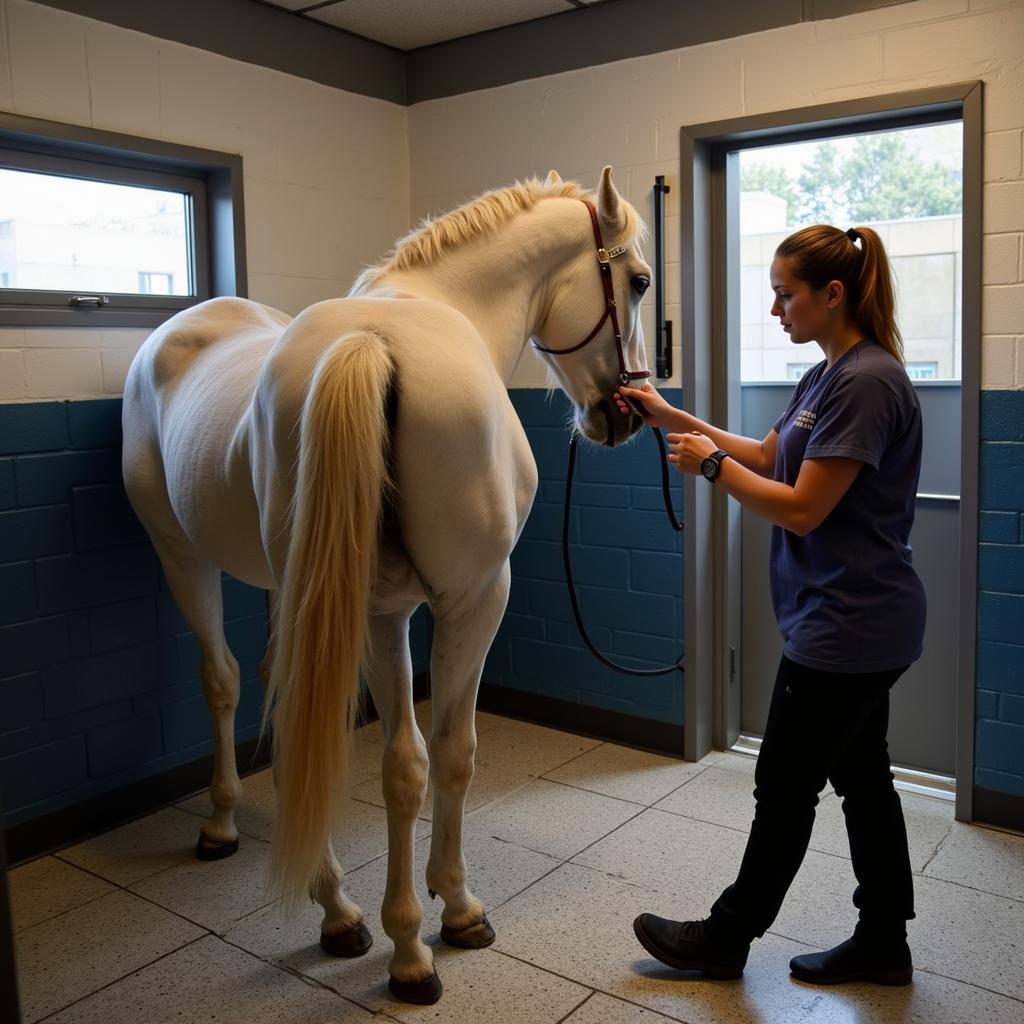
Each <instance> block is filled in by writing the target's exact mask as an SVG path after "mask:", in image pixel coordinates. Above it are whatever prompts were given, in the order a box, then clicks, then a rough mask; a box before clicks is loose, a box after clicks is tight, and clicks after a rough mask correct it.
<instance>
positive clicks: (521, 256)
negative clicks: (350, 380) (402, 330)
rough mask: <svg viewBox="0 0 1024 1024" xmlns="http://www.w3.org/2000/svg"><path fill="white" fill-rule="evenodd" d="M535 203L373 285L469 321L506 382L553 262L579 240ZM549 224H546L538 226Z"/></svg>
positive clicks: (540, 306)
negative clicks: (429, 259)
mask: <svg viewBox="0 0 1024 1024" xmlns="http://www.w3.org/2000/svg"><path fill="white" fill-rule="evenodd" d="M549 205H554V204H548V203H540V204H538V206H537V207H535V208H534V209H532V210H530V211H527V212H525V213H523V214H520V215H519V216H518V217H516V218H515V219H514V220H512V221H511V222H509V223H508V224H506V225H504V226H503V227H502V228H501V229H499V231H498V232H496V233H495V234H494V235H492V236H487V237H484V238H480V239H475V240H473V241H472V242H468V243H464V244H463V245H461V246H458V247H456V248H454V249H451V250H449V251H447V252H446V253H445V254H444V255H443V256H441V257H440V258H439V259H437V260H436V261H434V262H433V263H431V264H430V265H429V266H426V267H416V268H413V269H409V270H402V271H393V272H392V273H389V274H386V275H384V276H383V277H382V278H380V279H379V281H378V282H377V286H376V288H375V289H374V290H377V289H388V288H394V289H395V290H396V291H398V292H400V293H403V294H411V295H416V296H419V297H422V298H430V299H435V300H437V301H439V302H443V303H445V304H446V305H449V306H452V307H453V308H455V309H457V310H458V311H459V312H460V313H462V314H463V315H464V316H465V317H466V318H467V319H469V320H470V321H471V322H472V323H473V324H474V325H475V326H476V328H477V331H478V333H479V334H480V337H481V338H482V339H483V341H484V344H485V345H486V346H487V349H488V351H489V352H490V355H491V359H492V361H493V362H494V367H495V370H496V371H497V373H498V376H499V377H500V378H501V379H502V380H503V381H504V382H505V383H506V384H507V383H508V381H509V380H510V378H511V376H512V372H513V371H514V370H515V367H516V364H517V363H518V362H519V358H520V356H521V355H522V353H523V347H524V345H525V344H526V342H527V340H528V339H529V337H530V336H531V335H532V334H533V333H535V331H536V330H537V328H538V327H539V325H540V322H541V319H542V317H543V313H544V307H545V302H546V301H547V294H548V285H549V283H550V280H551V277H552V275H553V273H554V272H555V270H556V269H557V267H558V266H559V264H560V263H563V262H564V261H565V259H566V258H567V256H568V255H569V254H570V253H571V252H572V251H574V250H575V248H576V247H577V246H578V245H579V242H578V240H575V241H574V240H573V233H572V229H571V228H570V229H569V230H566V226H565V224H564V223H562V224H557V223H555V222H554V220H553V215H555V214H560V215H561V218H562V220H563V222H564V219H565V218H564V213H565V207H564V206H562V204H558V205H559V206H561V210H560V211H552V210H550V209H542V208H543V207H545V206H549ZM544 221H548V222H549V223H544Z"/></svg>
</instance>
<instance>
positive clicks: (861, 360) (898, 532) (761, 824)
mask: <svg viewBox="0 0 1024 1024" xmlns="http://www.w3.org/2000/svg"><path fill="white" fill-rule="evenodd" d="M771 285H772V289H773V291H774V293H775V301H774V303H773V305H772V315H774V316H777V317H778V318H779V321H780V323H781V325H782V328H783V330H784V331H785V332H786V333H787V334H788V335H789V336H790V339H791V341H792V342H793V343H794V344H795V345H806V344H808V343H810V342H812V341H816V342H817V343H818V345H819V346H820V347H821V349H822V351H823V352H824V354H825V360H824V361H823V362H821V363H818V364H817V365H816V366H814V367H813V368H812V369H810V370H808V371H807V373H806V374H804V376H803V377H802V378H801V379H800V382H799V384H797V386H796V389H795V391H794V393H793V397H792V399H791V401H790V403H789V405H788V406H787V408H786V411H785V412H784V413H783V414H782V415H781V416H780V417H779V419H778V420H777V421H776V423H775V425H774V427H773V429H772V430H771V432H770V433H769V434H768V436H767V437H766V438H765V439H764V440H763V441H757V440H754V439H751V438H747V437H739V436H737V435H735V434H730V433H727V432H725V431H723V430H718V429H717V428H715V427H713V426H711V425H710V424H707V423H704V422H702V421H701V420H698V419H696V418H695V417H693V416H690V415H689V414H688V413H684V412H682V411H680V410H678V409H675V408H673V407H672V406H670V405H669V404H668V403H667V402H665V401H664V399H662V398H661V396H660V395H659V394H658V393H657V392H656V391H655V390H653V389H652V388H651V387H650V386H649V385H645V386H644V388H643V389H635V388H626V387H623V388H621V389H620V393H619V394H617V395H616V400H617V402H618V403H619V406H620V408H621V409H622V410H623V412H625V411H626V406H625V402H624V399H626V398H629V399H631V400H632V401H633V402H634V403H635V404H636V405H637V406H641V407H642V408H643V410H644V419H645V422H646V423H648V424H649V425H651V426H660V427H665V428H667V429H669V430H672V431H675V432H674V433H670V434H669V435H668V440H669V447H670V450H671V454H670V455H669V460H670V461H671V462H672V463H674V464H675V466H676V468H677V469H678V470H680V471H681V472H687V473H696V474H701V475H703V476H704V477H706V478H707V479H708V480H709V481H711V482H712V485H713V486H715V487H720V488H723V489H724V490H725V491H726V492H727V493H728V494H730V495H732V497H734V498H735V499H736V500H737V501H739V502H740V503H741V504H742V505H743V506H744V508H747V509H749V510H750V511H751V512H755V513H756V514H757V515H759V516H762V517H764V518H765V519H768V520H769V521H770V522H772V523H773V524H774V525H773V529H772V545H771V594H772V601H773V603H774V606H775V614H776V617H777V620H778V624H779V630H780V632H781V633H782V636H783V639H784V641H785V647H784V650H783V656H782V660H781V663H780V665H779V670H778V675H777V678H776V683H775V690H774V693H773V696H772V701H771V707H770V710H769V713H768V722H767V724H766V726H765V734H764V739H763V741H762V745H761V751H760V755H759V756H758V760H757V769H756V774H755V785H756V788H755V790H754V798H755V802H756V807H755V813H754V821H753V823H752V825H751V829H750V837H749V839H748V841H747V847H746V851H745V853H744V856H743V862H742V864H741V866H740V871H739V875H738V876H737V878H736V881H735V882H734V883H733V884H732V885H730V886H729V887H728V888H727V889H726V890H725V891H724V892H723V893H722V894H721V896H719V898H718V900H717V901H716V902H715V904H714V906H713V907H712V908H711V913H710V916H709V917H708V918H707V919H706V920H703V921H682V922H680V921H669V920H667V919H665V918H660V917H657V916H655V915H653V914H641V915H640V916H639V917H638V918H637V919H636V921H635V922H634V929H635V931H636V934H637V937H638V938H639V940H640V942H641V943H642V945H643V946H644V947H645V948H646V949H647V951H648V952H649V953H651V954H652V955H653V956H655V957H657V958H658V959H659V960H661V961H663V962H664V963H667V964H670V965H671V966H673V967H678V968H681V969H686V970H697V971H701V972H703V973H705V974H707V975H708V976H711V977H719V978H736V977H739V976H740V975H741V974H742V972H743V967H744V965H745V963H746V959H747V953H748V951H749V948H750V943H751V941H752V939H754V938H755V937H758V936H761V935H763V934H764V933H765V931H766V930H767V929H768V928H769V926H770V925H771V923H772V921H774V920H775V917H776V915H777V914H778V912H779V908H780V907H781V905H782V901H783V898H784V897H785V894H786V891H787V889H788V888H789V886H790V883H791V882H792V881H793V878H794V876H795V875H796V873H797V870H798V869H799V867H800V863H801V861H802V860H803V856H804V853H805V852H806V850H807V844H808V841H809V840H810V835H811V826H812V825H813V822H814V808H815V806H816V805H817V802H818V794H819V793H820V792H821V790H822V789H823V788H824V787H825V784H826V782H829V781H831V783H832V785H833V786H834V787H835V791H836V793H837V794H838V795H839V796H840V797H842V798H843V811H844V813H845V816H846V827H847V832H848V834H849V839H850V855H851V859H852V862H853V870H854V874H855V875H856V877H857V882H858V885H857V888H856V890H855V891H854V894H853V902H854V904H855V906H857V907H858V908H859V911H860V916H859V920H858V922H857V926H856V928H855V930H854V933H853V936H852V938H850V939H848V940H847V941H846V942H843V943H842V944H841V945H839V946H837V947H835V948H834V949H830V950H828V951H826V952H822V953H813V954H809V955H805V956H798V957H795V958H794V959H793V960H792V961H791V963H790V970H791V972H792V974H793V975H794V976H795V977H797V978H798V979H800V980H801V981H807V982H813V983H817V984H835V983H839V982H845V981H874V982H878V983H881V984H888V985H905V984H908V983H909V982H910V980H911V976H912V973H913V968H912V964H911V956H910V949H909V947H908V945H907V941H906V921H907V920H909V919H910V918H912V917H913V916H914V909H913V903H914V892H913V881H912V878H911V870H910V858H909V854H908V851H907V834H906V828H905V826H904V822H903V813H902V809H901V807H900V801H899V797H898V796H897V794H896V792H895V790H894V788H893V785H892V775H891V773H890V766H889V757H888V750H887V747H886V739H885V736H886V730H887V728H888V717H889V690H890V689H891V688H892V686H893V684H894V683H895V682H896V680H897V679H899V677H900V676H901V675H902V674H903V672H904V671H906V669H907V667H908V666H909V665H910V664H911V663H912V662H914V661H915V660H916V659H917V658H918V657H920V655H921V642H922V638H923V635H924V622H925V598H924V591H923V588H922V586H921V583H920V580H919V579H918V577H917V574H916V573H915V572H914V569H913V567H912V565H911V551H910V547H909V545H908V537H909V534H910V528H911V526H912V524H913V520H914V499H915V495H916V491H917V480H918V476H919V472H920V466H921V410H920V406H919V404H918V401H917V396H916V394H915V392H914V388H913V386H912V385H911V383H910V381H909V379H908V377H907V374H906V370H905V369H904V365H903V348H902V341H901V338H900V334H899V330H898V328H897V326H896V323H895V319H894V308H893V307H894V303H893V287H892V277H891V273H890V269H889V262H888V259H887V258H886V254H885V250H884V248H883V246H882V242H881V239H880V238H879V237H878V235H877V234H876V233H875V232H874V231H872V230H871V229H870V228H851V229H850V230H849V231H845V232H844V231H841V230H840V229H838V228H834V227H828V226H825V225H816V226H814V227H809V228H805V229H803V230H801V231H798V232H797V233H796V234H794V235H791V236H790V237H789V238H787V239H786V240H785V241H784V242H783V243H782V244H781V245H780V246H779V247H778V249H777V250H776V253H775V259H774V261H773V262H772V265H771Z"/></svg>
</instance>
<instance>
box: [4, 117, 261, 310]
mask: <svg viewBox="0 0 1024 1024" xmlns="http://www.w3.org/2000/svg"><path fill="white" fill-rule="evenodd" d="M241 227H242V209H241V159H240V158H239V157H236V156H231V155H229V154H221V153H214V152H211V151H208V150H196V149H191V148H188V147H182V146H175V145H171V144H167V143H159V142H154V141H153V140H147V139H134V138H131V137H127V136H120V135H113V134H112V133H109V132H98V131H92V130H89V129H81V128H75V127H72V126H68V125H59V124H55V123H53V122H47V121H35V120H30V119H27V118H18V117H15V116H14V115H8V114H0V324H2V325H8V324H10V325H24V326H36V325H58V326H75V327H77V326H93V325H96V326H125V327H134V326H155V325H156V324H159V323H162V322H163V321H164V320H166V319H167V318H168V317H170V316H172V315H173V314H174V313H176V312H177V311H178V310H181V309H184V308H186V307H187V306H190V305H194V304H195V303H197V302H201V301H203V300H204V299H207V298H210V297H211V296H212V295H244V294H245V274H244V244H243V242H242V231H241Z"/></svg>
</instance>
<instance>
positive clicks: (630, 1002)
mask: <svg viewBox="0 0 1024 1024" xmlns="http://www.w3.org/2000/svg"><path fill="white" fill-rule="evenodd" d="M494 952H495V953H497V954H498V955H499V956H504V957H507V958H508V959H509V960H515V961H516V962H517V963H521V964H525V965H526V966H527V967H532V968H533V969H534V970H537V971H543V972H544V973H545V974H550V975H551V976H552V977H553V978H560V979H561V980H562V981H569V982H572V984H574V985H578V986H579V987H580V988H589V989H592V991H591V993H590V995H589V996H587V998H586V999H584V1000H583V1002H584V1003H585V1002H587V1001H588V1000H590V999H592V998H593V997H594V996H595V995H596V994H597V993H600V994H601V995H603V996H607V997H608V998H609V999H615V1000H616V1001H617V1002H620V1003H626V1004H627V1005H628V1006H635V1007H636V1008H637V1009H639V1010H646V1011H647V1012H648V1013H652V1014H656V1015H658V1016H661V1017H664V1018H665V1019H667V1020H673V1021H678V1024H689V1022H687V1021H686V1020H684V1019H683V1018H682V1017H674V1016H673V1015H672V1014H670V1013H666V1012H665V1011H664V1010H652V1009H651V1007H649V1006H645V1005H644V1004H643V1003H638V1002H635V1001H634V1000H632V999H626V998H625V997H623V996H621V995H617V994H616V993H614V992H608V991H607V990H605V989H603V988H600V987H598V986H595V985H591V984H590V983H588V982H585V981H579V980H578V979H576V978H570V977H569V976H568V975H565V974H559V973H558V971H552V970H551V969H550V968H548V967H542V966H541V965H540V964H535V963H533V961H532V960H526V959H524V958H523V957H521V956H516V955H515V954H514V953H507V952H505V951H504V950H501V949H496V950H494ZM710 984H720V983H717V982H714V981H712V982H710ZM582 1005H583V1003H580V1006H582ZM578 1009H579V1006H577V1007H576V1009H575V1010H573V1011H572V1012H573V1013H575V1012H576V1010H578ZM562 1020H565V1018H564V1017H563V1018H562Z"/></svg>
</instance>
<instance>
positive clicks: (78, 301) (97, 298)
mask: <svg viewBox="0 0 1024 1024" xmlns="http://www.w3.org/2000/svg"><path fill="white" fill-rule="evenodd" d="M68 305H69V306H95V307H96V308H97V309H99V308H100V307H101V306H109V305H110V296H109V295H72V296H71V297H70V298H69V299H68Z"/></svg>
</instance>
